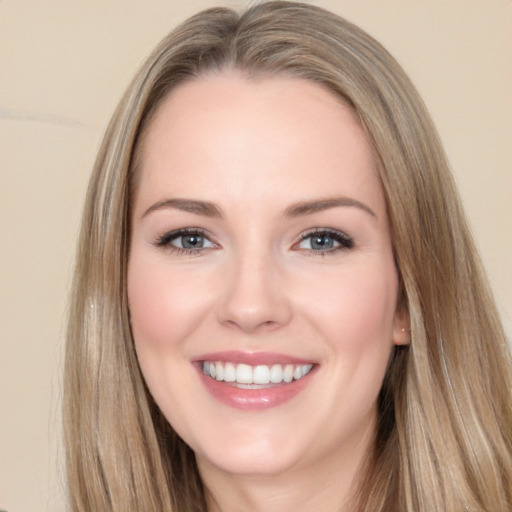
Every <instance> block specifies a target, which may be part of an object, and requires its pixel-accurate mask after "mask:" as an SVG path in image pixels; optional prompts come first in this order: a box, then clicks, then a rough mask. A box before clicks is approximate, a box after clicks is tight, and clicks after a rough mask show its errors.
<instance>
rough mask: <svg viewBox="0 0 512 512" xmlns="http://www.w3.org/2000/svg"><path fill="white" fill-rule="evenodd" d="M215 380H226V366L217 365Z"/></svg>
mask: <svg viewBox="0 0 512 512" xmlns="http://www.w3.org/2000/svg"><path fill="white" fill-rule="evenodd" d="M215 378H216V379H217V380H224V365H223V364H222V363H215Z"/></svg>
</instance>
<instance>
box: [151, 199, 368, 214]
mask: <svg viewBox="0 0 512 512" xmlns="http://www.w3.org/2000/svg"><path fill="white" fill-rule="evenodd" d="M340 206H345V207H346V206H349V207H354V208H359V209H360V210H362V211H364V212H366V213H368V214H369V215H371V216H372V217H375V218H377V215H376V213H375V212H374V211H373V210H372V209H371V208H369V207H368V206H366V205H365V204H364V203H362V202H361V201H358V200H357V199H352V198H350V197H330V198H326V199H314V200H311V201H299V202H298V203H294V204H292V205H290V206H288V207H287V208H286V209H285V210H284V212H283V216H284V217H288V218H296V217H302V216H304V215H311V214H313V213H317V212H321V211H324V210H329V209H330V208H337V207H340ZM166 208H174V209H176V210H181V211H184V212H188V213H194V214H196V215H202V216H203V217H211V218H217V219H220V218H222V217H223V215H222V211H221V209H220V208H219V207H218V206H217V205H216V204H214V203H211V202H209V201H199V200H195V199H181V198H171V199H164V200H162V201H158V202H157V203H155V204H153V205H151V206H150V207H149V208H148V209H147V210H146V211H145V212H144V214H143V215H142V218H144V217H146V216H147V215H149V214H150V213H151V212H154V211H156V210H163V209H166Z"/></svg>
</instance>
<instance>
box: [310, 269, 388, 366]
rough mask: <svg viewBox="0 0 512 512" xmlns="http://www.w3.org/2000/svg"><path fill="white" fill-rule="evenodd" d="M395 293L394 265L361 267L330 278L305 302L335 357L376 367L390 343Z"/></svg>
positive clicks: (384, 355)
mask: <svg viewBox="0 0 512 512" xmlns="http://www.w3.org/2000/svg"><path fill="white" fill-rule="evenodd" d="M397 290H398V279H397V275H396V270H395V267H394V265H385V266H384V268H383V267H382V266H380V265H377V266H375V267H372V266H364V267H361V268H360V269H357V268H351V269H350V271H349V272H346V273H345V272H340V273H339V274H337V275H336V276H332V277H331V279H330V280H329V282H328V286H324V287H317V288H316V290H315V294H314V299H312V298H311V297H310V298H309V300H308V301H307V302H308V304H309V308H310V311H311V317H312V318H315V319H316V320H314V321H315V322H316V323H317V325H318V326H319V328H320V329H322V330H323V332H324V334H325V337H326V338H327V339H328V340H329V343H330V346H331V349H332V350H333V351H334V352H336V354H337V355H338V356H342V357H347V358H348V359H350V360H352V362H353V359H358V358H366V360H365V364H369V365H371V364H372V360H373V362H375V364H379V365H380V364H382V359H384V360H385V362H387V356H388V354H389V352H390V350H391V346H392V344H393V325H394V317H395V310H396V300H397ZM349 356H350V357H349Z"/></svg>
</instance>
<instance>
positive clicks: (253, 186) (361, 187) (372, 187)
mask: <svg viewBox="0 0 512 512" xmlns="http://www.w3.org/2000/svg"><path fill="white" fill-rule="evenodd" d="M140 172H141V175H140V177H139V178H140V187H141V189H143V190H141V192H142V191H144V189H146V190H149V189H151V190H153V191H154V192H158V191H161V192H162V191H164V190H165V191H166V193H167V194H172V195H180V194H188V195H189V194H190V193H194V194H196V195H197V194H199V195H201V194H208V193H213V192H214V191H215V190H221V187H220V185H221V184H224V185H225V184H227V186H225V187H224V189H223V192H224V193H225V194H227V195H226V199H227V198H228V196H229V195H230V194H232V195H237V196H238V198H239V199H240V197H241V196H244V195H246V194H249V193H250V194H251V195H255V194H257V193H259V194H260V196H264V195H266V194H275V193H276V192H278V191H279V192H282V193H281V195H280V198H282V199H285V196H286V193H285V192H288V195H289V196H290V199H297V197H294V196H307V195H308V193H309V192H308V190H307V188H308V187H309V188H312V190H311V194H315V195H316V196H319V195H320V196H322V195H324V196H328V195H330V192H331V189H332V187H333V185H336V186H338V185H339V186H340V187H341V189H340V190H339V192H340V193H342V192H344V190H343V186H342V185H343V184H345V185H346V186H347V187H348V189H349V190H348V192H350V193H352V194H361V193H363V195H368V193H370V195H373V196H375V197H374V198H373V199H376V200H378V201H381V197H380V196H381V195H382V192H381V190H380V184H379V180H378V173H377V170H376V166H375V161H374V158H373V154H372V149H371V146H370V144H369V142H368V138H367V136H366V134H365V132H364V130H363V128H362V127H361V124H360V122H359V119H358V117H357V115H356V114H355V112H354V111H353V109H352V108H351V107H350V106H348V105H347V104H346V103H345V102H343V101H342V100H341V99H340V98H338V97H336V96H335V95H334V94H333V93H331V92H329V91H328V90H327V89H325V88H324V87H322V86H320V85H318V84H315V83H313V82H310V81H307V80H303V79H298V78H292V77H283V76H278V77H272V78H263V79H248V78H245V77H243V76H241V75H240V74H239V73H234V72H233V73H227V72H226V73H223V74H218V75H209V76H203V77H200V78H198V79H195V80H192V81H188V82H185V83H184V84H181V85H180V86H178V87H177V88H175V89H174V90H173V91H172V92H171V93H170V94H169V96H168V97H167V98H166V99H165V100H164V101H163V103H162V104H161V105H160V107H159V108H158V110H157V112H156V115H155V116H154V118H153V120H152V122H151V124H150V125H149V127H148V130H147V132H146V134H145V137H144V140H143V144H142V151H141V166H140ZM313 189H315V190H313ZM162 193H163V192H162ZM276 199H277V197H276ZM300 199H308V198H307V197H300ZM380 206H382V205H379V207H380Z"/></svg>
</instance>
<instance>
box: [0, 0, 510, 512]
mask: <svg viewBox="0 0 512 512" xmlns="http://www.w3.org/2000/svg"><path fill="white" fill-rule="evenodd" d="M218 3H219V2H216V1H214V0H212V1H206V0H204V1H200V0H188V1H184V0H180V1H177V0H167V1H156V0H152V1H144V2H143V1H142V0H141V1H128V0H124V1H114V0H103V1H85V0H74V1H70V0H61V1H46V0H37V1H26V0H0V230H1V231H0V244H1V250H0V258H1V265H0V508H2V507H3V508H7V509H8V510H9V511H10V512H36V511H37V512H42V511H45V510H48V511H56V512H58V511H63V510H64V505H63V503H64V501H63V496H62V490H61V472H60V471H61V470H60V447H59V429H60V426H59V421H60V417H59V400H60V380H59V379H60V370H61V352H62V331H63V327H62V325H63V319H64V316H65V301H66V292H67V288H68V283H69V278H70V269H71V266H72V258H73V251H74V242H75V236H76V232H77V225H78V220H79V212H80V209H81V204H82V200H83V196H84V192H85V187H86V182H87V177H88V174H89V171H90V168H91V165H92V162H93V159H94V155H95V151H96V149H97V146H98V144H99V141H100V138H101V135H102V132H103V130H104V128H105V125H106V123H107V121H108V118H109V116H110V114H111V113H112V110H113V108H114V106H115V103H116V101H117V100H118V98H119V96H120V94H121V92H122V91H123V89H124V87H125V86H126V84H127V82H128V80H129V79H130V77H131V76H132V74H133V73H134V71H135V69H136V68H137V67H138V65H139V64H140V63H141V61H142V59H143V58H144V56H145V55H146V54H147V53H148V52H149V50H150V49H151V48H152V47H153V46H154V45H155V44H156V43H157V42H158V41H159V40H160V39H161V37H163V35H164V34H165V33H166V32H167V31H168V30H169V29H170V28H171V27H173V26H174V25H175V24H176V23H177V22H179V21H180V20H183V19H184V18H185V17H186V16H188V15H189V14H191V13H193V12H195V11H197V10H198V9H199V8H201V7H205V6H208V5H216V4H218ZM315 3H317V4H318V5H322V6H325V7H328V8H331V9H332V10H334V11H336V12H338V13H339V14H342V15H344V16H345V17H347V18H348V19H350V20H352V21H355V22H356V23H358V24H360V25H361V26H362V27H363V28H365V29H367V30H368V31H369V32H370V33H371V34H373V35H374V36H375V37H377V38H378V39H379V40H381V42H383V43H384V44H385V46H387V47H388V49H389V50H391V52H392V53H393V54H394V55H395V56H396V57H397V58H398V60H399V61H400V62H401V63H402V64H403V66H404V67H405V69H406V70H407V71H408V72H409V74H410V76H411V77H412V79H413V81H414V82H415V83H416V84H417V86H418V88H419V90H420V92H421V93H422V94H423V96H424V99H425V101H426V103H427V105H428V106H429V108H430V110H431V112H432V115H433V117H434V120H435V122H436V123H437V125H438V127H439V130H440V132H441V136H442V138H443V140H444V142H445V145H446V148H447V151H448V154H449V157H450V159H451V162H452V165H453V168H454V173H455V175H456V179H457V181H458V183H459V185H460V189H461V193H462V195H463V198H464V201H465V204H466V207H467V210H468V213H469V216H470V220H471V224H472V227H473V229H474V233H475V236H476V239H477V242H478V245H479V247H480V249H481V252H482V255H483V258H484V262H485V264H486V266H487V268H488V270H489V274H490V277H491V281H492V284H493V287H494V290H495V292H496V295H497V298H498V301H499V304H500V307H501V309H502V311H503V316H504V320H505V322H506V324H507V325H508V327H507V328H508V332H509V333H510V332H511V329H510V326H511V317H512V271H511V257H510V254H512V229H511V219H512V204H511V203H512V201H511V199H510V196H511V192H512V144H511V131H512V130H511V128H512V127H511V124H512V100H511V95H510V91H512V65H511V55H512V1H511V0H401V1H400V0H330V1H329V0H323V1H318V2H315ZM226 4H227V5H234V6H236V5H243V4H244V2H243V1H242V0H240V1H239V2H237V1H228V2H226Z"/></svg>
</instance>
